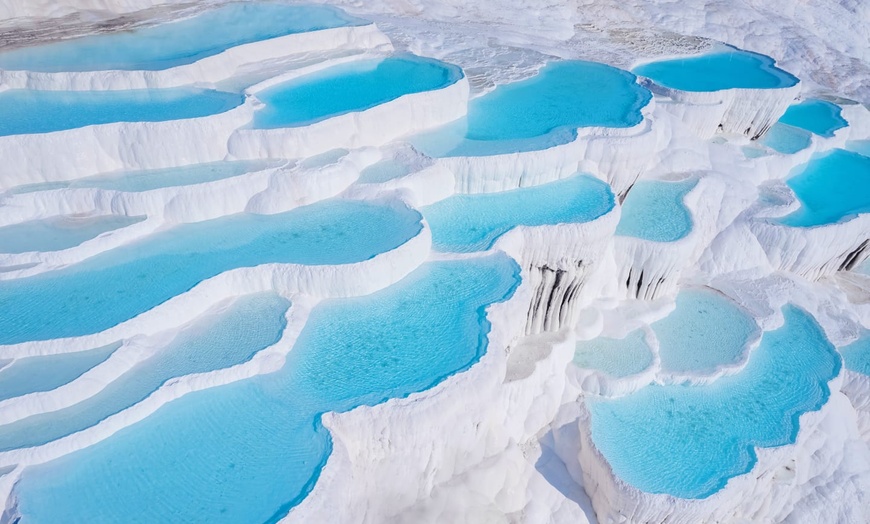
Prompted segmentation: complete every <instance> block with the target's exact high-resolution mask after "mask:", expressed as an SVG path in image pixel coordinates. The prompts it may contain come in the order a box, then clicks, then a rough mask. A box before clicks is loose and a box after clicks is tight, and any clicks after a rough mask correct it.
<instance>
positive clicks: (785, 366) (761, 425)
mask: <svg viewBox="0 0 870 524" xmlns="http://www.w3.org/2000/svg"><path fill="white" fill-rule="evenodd" d="M783 312H784V314H785V325H784V326H783V327H782V328H780V329H777V330H775V331H770V332H767V333H765V334H764V337H763V339H762V341H761V345H760V346H759V347H758V348H757V349H756V350H755V351H754V352H753V353H752V355H751V357H750V359H749V362H748V363H747V365H746V368H745V369H743V370H742V371H741V372H740V373H738V374H736V375H733V376H728V377H722V378H720V379H718V380H717V381H716V382H714V383H712V384H710V385H707V386H694V387H693V386H656V385H652V386H647V387H645V388H643V389H641V390H640V391H638V392H636V393H633V394H630V395H627V396H625V397H622V398H619V399H596V400H588V401H587V405H588V406H589V409H590V412H591V417H592V418H591V431H592V439H593V441H594V442H595V445H596V446H597V447H598V449H599V450H600V451H601V453H602V454H603V455H604V458H605V459H606V460H607V461H608V462H609V463H610V466H611V467H612V468H613V471H614V473H615V474H616V475H617V476H618V477H619V478H621V479H622V480H624V481H626V482H628V483H629V484H631V485H632V486H635V487H636V488H638V489H640V490H642V491H646V492H650V493H667V494H670V495H674V496H676V497H681V498H706V497H708V496H710V495H712V494H713V493H715V492H716V491H718V490H720V489H721V488H722V487H724V486H725V483H726V482H727V481H728V479H729V478H731V477H734V476H736V475H741V474H743V473H746V472H748V471H749V470H750V469H751V468H752V466H753V465H754V464H755V462H756V455H755V448H756V447H774V446H782V445H785V444H791V443H794V441H795V439H796V438H797V432H798V424H799V416H800V415H801V414H803V413H806V412H808V411H815V410H818V409H819V408H821V406H822V405H824V403H825V402H826V401H827V399H828V397H829V395H830V391H829V389H828V385H827V383H828V381H829V380H831V379H832V378H834V377H835V376H836V375H837V374H838V373H839V370H840V357H839V355H838V354H837V353H836V351H835V349H834V347H833V346H832V345H831V344H830V343H829V342H828V341H827V339H826V338H825V336H824V333H823V332H822V330H821V328H820V327H819V326H818V324H816V322H815V320H814V319H813V318H812V317H811V316H810V315H808V314H807V313H805V312H803V311H802V310H800V309H798V308H796V307H793V306H790V305H789V306H786V307H785V308H784V310H783Z"/></svg>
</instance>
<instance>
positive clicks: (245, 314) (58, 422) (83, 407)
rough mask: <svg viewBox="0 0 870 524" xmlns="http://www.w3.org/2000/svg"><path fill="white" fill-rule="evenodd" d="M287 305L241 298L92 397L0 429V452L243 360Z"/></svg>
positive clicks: (92, 421) (270, 332)
mask: <svg viewBox="0 0 870 524" xmlns="http://www.w3.org/2000/svg"><path fill="white" fill-rule="evenodd" d="M289 307H290V303H289V302H288V301H287V300H285V299H283V298H281V297H279V296H277V295H274V294H271V293H263V294H256V295H249V296H246V297H242V298H240V299H238V300H236V301H235V302H234V303H233V304H232V305H231V306H229V307H228V308H227V310H226V311H224V312H222V313H220V314H218V315H216V316H215V317H214V318H206V319H203V320H198V321H196V322H195V323H194V324H192V325H191V326H188V327H187V328H185V329H184V330H183V331H182V332H181V333H179V334H178V335H177V336H176V337H175V338H174V339H173V340H172V342H170V343H169V345H167V346H166V347H164V348H162V349H161V350H159V351H158V352H157V353H156V354H155V355H153V356H151V357H149V358H148V359H146V360H144V361H142V362H140V363H138V364H136V365H135V366H134V367H133V368H131V369H130V370H129V371H127V372H126V373H124V374H123V375H121V376H120V377H118V378H116V379H115V380H114V381H112V382H110V383H109V384H108V385H107V386H106V387H105V388H104V389H102V390H101V391H100V392H99V393H97V394H95V395H94V396H92V397H90V398H88V399H86V400H83V401H81V402H78V403H76V404H74V405H72V406H70V407H68V408H64V409H61V410H58V411H53V412H50V413H42V414H39V415H32V416H30V417H27V418H25V419H22V420H19V421H17V422H13V423H12V424H7V425H5V426H3V431H2V432H0V450H3V451H5V450H9V449H15V448H25V447H30V446H38V445H41V444H45V443H46V442H51V441H52V440H55V439H58V438H61V437H64V436H66V435H71V434H73V433H75V432H78V431H81V430H83V429H86V428H89V427H91V426H94V425H96V424H97V423H98V422H100V421H101V420H104V419H105V418H107V417H109V416H111V415H114V414H115V413H119V412H121V411H123V410H124V409H126V408H129V407H130V406H133V405H134V404H137V403H138V402H141V401H142V400H144V399H145V398H146V397H148V396H149V395H150V394H151V393H153V392H155V391H157V389H158V388H160V386H161V385H163V384H164V383H166V382H167V381H168V380H171V379H173V378H176V377H182V376H184V375H189V374H192V373H204V372H208V371H213V370H217V369H223V368H228V367H230V366H234V365H237V364H241V363H243V362H246V361H248V360H250V359H251V357H253V356H254V354H256V353H257V352H258V351H260V350H262V349H264V348H266V347H269V346H271V345H272V344H274V343H276V342H277V341H278V339H280V337H281V333H282V332H283V330H284V327H285V325H286V324H287V321H286V319H285V317H284V314H285V313H286V311H287V308H289Z"/></svg>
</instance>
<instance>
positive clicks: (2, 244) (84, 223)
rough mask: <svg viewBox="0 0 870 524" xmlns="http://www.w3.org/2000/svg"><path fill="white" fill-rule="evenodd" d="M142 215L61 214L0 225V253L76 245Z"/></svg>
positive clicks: (135, 220)
mask: <svg viewBox="0 0 870 524" xmlns="http://www.w3.org/2000/svg"><path fill="white" fill-rule="evenodd" d="M143 220H145V217H143V216H136V217H128V216H123V215H104V216H96V217H73V216H61V217H52V218H45V219H42V220H31V221H28V222H21V223H19V224H13V225H9V226H3V227H0V253H27V252H30V251H60V250H62V249H69V248H71V247H75V246H78V245H79V244H81V243H83V242H85V241H87V240H91V239H92V238H96V237H98V236H100V235H102V234H103V233H106V232H109V231H113V230H115V229H121V228H124V227H127V226H131V225H133V224H136V223H138V222H141V221H143Z"/></svg>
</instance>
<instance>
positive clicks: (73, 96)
mask: <svg viewBox="0 0 870 524" xmlns="http://www.w3.org/2000/svg"><path fill="white" fill-rule="evenodd" d="M242 102H244V96H243V95H240V94H236V93H225V92H223V91H214V90H211V89H197V88H192V87H179V88H173V89H153V90H149V89H133V90H129V91H32V90H29V89H12V90H9V91H3V92H0V136H8V135H27V134H33V133H50V132H52V131H63V130H65V129H75V128H79V127H85V126H91V125H97V124H110V123H114V122H164V121H167V120H180V119H184V118H197V117H202V116H208V115H215V114H218V113H224V112H226V111H229V110H230V109H233V108H235V107H238V106H240V105H242Z"/></svg>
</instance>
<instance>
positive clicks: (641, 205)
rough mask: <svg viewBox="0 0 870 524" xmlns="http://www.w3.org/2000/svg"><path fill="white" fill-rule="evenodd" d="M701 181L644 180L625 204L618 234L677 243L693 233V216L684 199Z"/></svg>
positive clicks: (626, 199) (636, 186) (629, 193)
mask: <svg viewBox="0 0 870 524" xmlns="http://www.w3.org/2000/svg"><path fill="white" fill-rule="evenodd" d="M697 183H698V181H697V180H684V181H681V182H661V181H658V180H641V181H639V182H637V183H636V184H634V186H633V187H632V188H631V191H629V192H628V196H627V197H626V198H625V202H623V204H622V215H621V217H620V219H619V225H618V226H617V227H616V234H617V235H621V236H626V237H635V238H642V239H644V240H651V241H653V242H674V241H676V240H679V239H681V238H683V237H685V236H686V235H688V234H689V232H691V231H692V216H691V215H690V214H689V210H688V209H686V206H685V204H683V199H684V198H685V197H686V195H687V194H688V193H689V191H691V190H692V188H694V187H695V185H696V184H697Z"/></svg>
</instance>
